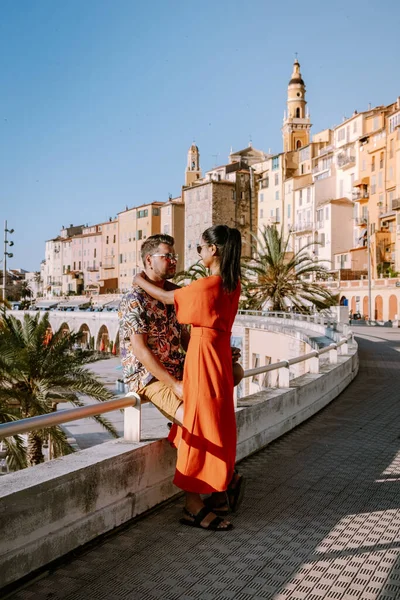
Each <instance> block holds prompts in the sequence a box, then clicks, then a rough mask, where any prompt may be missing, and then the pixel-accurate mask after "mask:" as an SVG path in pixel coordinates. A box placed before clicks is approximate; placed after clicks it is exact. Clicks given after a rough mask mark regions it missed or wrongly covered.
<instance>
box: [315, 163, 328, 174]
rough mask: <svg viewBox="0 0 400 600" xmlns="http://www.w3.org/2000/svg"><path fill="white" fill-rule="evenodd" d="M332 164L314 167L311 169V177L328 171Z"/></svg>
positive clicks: (321, 164) (320, 164)
mask: <svg viewBox="0 0 400 600" xmlns="http://www.w3.org/2000/svg"><path fill="white" fill-rule="evenodd" d="M331 165H332V163H331V162H329V163H327V162H321V163H319V164H318V165H316V166H315V167H313V170H312V173H313V175H315V174H316V173H322V172H323V171H329V169H330V168H331Z"/></svg>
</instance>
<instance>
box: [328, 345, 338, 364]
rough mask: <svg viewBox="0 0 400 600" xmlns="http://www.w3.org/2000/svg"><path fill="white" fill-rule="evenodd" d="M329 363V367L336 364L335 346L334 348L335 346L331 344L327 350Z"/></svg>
mask: <svg viewBox="0 0 400 600" xmlns="http://www.w3.org/2000/svg"><path fill="white" fill-rule="evenodd" d="M329 362H330V364H331V365H336V364H337V346H336V344H331V349H330V350H329Z"/></svg>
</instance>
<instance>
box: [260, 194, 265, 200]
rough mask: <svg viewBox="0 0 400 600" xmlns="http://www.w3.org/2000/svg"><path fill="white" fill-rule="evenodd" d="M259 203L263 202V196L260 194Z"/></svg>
mask: <svg viewBox="0 0 400 600" xmlns="http://www.w3.org/2000/svg"><path fill="white" fill-rule="evenodd" d="M259 197H260V202H264V194H260V196H259Z"/></svg>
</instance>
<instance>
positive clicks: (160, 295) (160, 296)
mask: <svg viewBox="0 0 400 600" xmlns="http://www.w3.org/2000/svg"><path fill="white" fill-rule="evenodd" d="M133 285H138V286H139V287H141V288H142V289H143V290H144V291H145V292H147V293H148V294H149V295H150V296H151V297H152V298H155V299H156V300H159V301H160V302H163V303H164V304H173V303H174V295H175V290H171V291H169V292H167V291H166V290H164V289H163V288H160V287H158V285H155V284H154V283H151V282H150V281H148V280H147V279H145V278H144V277H143V275H140V274H139V275H135V277H134V278H133Z"/></svg>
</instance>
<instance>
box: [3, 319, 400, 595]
mask: <svg viewBox="0 0 400 600" xmlns="http://www.w3.org/2000/svg"><path fill="white" fill-rule="evenodd" d="M354 330H355V334H356V337H357V341H358V343H359V350H360V372H359V375H358V377H357V378H356V379H355V381H354V382H353V383H352V384H351V385H350V386H349V387H348V388H347V389H346V390H345V391H344V392H343V393H342V394H341V395H340V396H339V397H338V398H337V399H336V400H335V401H334V402H333V403H332V404H331V405H330V406H328V407H327V408H326V409H325V410H323V411H322V412H320V413H319V414H318V415H317V416H315V417H313V418H312V419H310V420H309V421H308V422H306V423H304V424H303V425H301V426H300V427H298V428H297V429H296V430H295V431H293V432H291V433H289V434H287V435H285V436H284V437H283V438H281V439H279V440H277V441H276V442H274V443H272V444H270V445H269V446H268V447H267V448H266V449H264V450H263V451H261V452H259V453H257V454H256V455H253V456H252V457H250V458H248V459H246V460H244V461H243V462H242V463H241V465H240V470H241V471H242V472H243V473H244V474H245V475H246V477H247V480H248V485H247V493H246V498H245V500H244V502H243V505H242V507H241V509H240V512H239V513H238V514H235V515H233V517H232V520H233V522H234V525H235V529H234V530H233V531H231V532H225V533H211V532H204V531H200V530H197V529H191V528H188V527H183V526H181V525H179V524H178V519H179V517H180V515H181V506H182V499H178V500H176V501H174V502H170V503H168V504H166V505H165V506H163V507H160V508H159V509H157V510H155V511H154V512H153V513H152V514H151V515H149V516H147V517H145V518H142V519H140V520H138V521H136V522H134V523H132V524H131V525H129V526H126V527H124V528H123V529H121V530H120V531H119V532H118V533H116V534H114V535H110V536H108V537H107V538H104V539H102V540H100V541H99V542H98V543H96V544H94V545H92V546H91V547H90V548H88V549H86V550H85V551H84V552H81V553H77V555H76V556H75V557H74V558H71V559H70V560H68V561H66V562H65V563H64V564H63V565H61V566H58V567H57V568H56V569H55V570H54V571H52V572H48V573H46V574H44V575H42V576H41V577H40V578H38V579H37V580H35V581H34V582H31V583H30V584H29V585H27V586H26V587H24V588H23V589H20V590H19V591H17V592H15V593H13V594H12V595H10V596H9V597H10V598H13V600H45V599H52V600H55V599H61V598H62V599H63V600H101V599H104V600H113V599H115V600H117V599H118V600H119V599H121V600H122V599H132V600H156V599H163V600H164V599H165V600H175V599H176V600H178V599H179V600H195V599H196V600H213V599H218V600H219V599H221V600H228V599H231V598H234V599H237V600H261V599H271V600H283V599H285V600H289V599H290V600H303V599H305V600H320V599H325V600H326V599H330V600H342V599H343V600H352V599H361V600H375V599H379V600H393V599H400V563H399V556H400V452H399V447H400V354H399V352H400V333H399V332H398V330H394V329H384V328H380V327H355V328H354ZM32 506H34V499H32Z"/></svg>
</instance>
